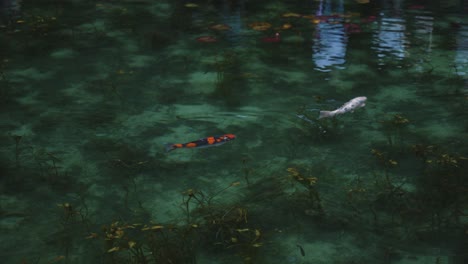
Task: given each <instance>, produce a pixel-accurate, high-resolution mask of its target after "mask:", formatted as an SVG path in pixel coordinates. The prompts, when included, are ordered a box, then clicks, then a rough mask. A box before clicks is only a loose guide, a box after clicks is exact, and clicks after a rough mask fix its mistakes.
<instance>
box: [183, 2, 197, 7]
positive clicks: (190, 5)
mask: <svg viewBox="0 0 468 264" xmlns="http://www.w3.org/2000/svg"><path fill="white" fill-rule="evenodd" d="M185 7H188V8H195V7H198V5H197V4H195V3H186V4H185Z"/></svg>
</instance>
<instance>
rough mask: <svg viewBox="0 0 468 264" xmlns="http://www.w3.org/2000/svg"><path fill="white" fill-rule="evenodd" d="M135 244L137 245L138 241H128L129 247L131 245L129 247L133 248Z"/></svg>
mask: <svg viewBox="0 0 468 264" xmlns="http://www.w3.org/2000/svg"><path fill="white" fill-rule="evenodd" d="M134 246H136V242H135V241H128V247H129V248H133V247H134Z"/></svg>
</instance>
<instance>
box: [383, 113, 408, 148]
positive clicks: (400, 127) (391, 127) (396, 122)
mask: <svg viewBox="0 0 468 264" xmlns="http://www.w3.org/2000/svg"><path fill="white" fill-rule="evenodd" d="M380 123H381V124H382V127H383V129H384V133H385V134H386V136H387V142H388V144H389V145H390V146H393V144H394V143H395V141H396V140H398V141H399V142H400V143H402V142H403V135H402V133H403V132H405V131H404V129H405V128H406V127H407V126H408V124H409V123H410V121H409V119H408V118H406V117H404V116H403V115H401V114H394V115H392V116H391V117H390V118H389V119H386V120H383V121H380Z"/></svg>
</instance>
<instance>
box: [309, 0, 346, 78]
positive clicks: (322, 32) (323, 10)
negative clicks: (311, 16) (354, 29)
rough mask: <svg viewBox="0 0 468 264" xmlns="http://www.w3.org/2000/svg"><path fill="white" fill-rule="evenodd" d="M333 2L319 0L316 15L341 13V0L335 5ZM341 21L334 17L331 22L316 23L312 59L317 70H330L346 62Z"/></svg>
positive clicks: (342, 8) (344, 38) (343, 30)
mask: <svg viewBox="0 0 468 264" xmlns="http://www.w3.org/2000/svg"><path fill="white" fill-rule="evenodd" d="M333 2H334V1H331V0H325V1H323V0H321V1H320V5H319V9H318V10H317V16H328V15H331V14H333V13H338V14H343V12H344V7H343V0H340V1H339V2H338V3H337V4H336V5H332V4H333ZM334 7H335V8H334ZM342 22H343V21H342V19H341V18H334V21H333V23H329V22H327V21H324V22H320V23H319V24H317V27H316V33H315V38H314V44H313V46H312V50H313V54H312V60H313V61H314V63H315V65H316V66H317V70H319V71H330V70H331V69H330V68H331V67H332V66H338V65H342V64H344V63H345V62H346V60H345V56H346V46H347V43H348V37H347V35H346V34H345V29H344V26H343V23H342Z"/></svg>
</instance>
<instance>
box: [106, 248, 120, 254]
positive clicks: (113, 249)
mask: <svg viewBox="0 0 468 264" xmlns="http://www.w3.org/2000/svg"><path fill="white" fill-rule="evenodd" d="M118 250H119V247H113V248H111V249H109V250H107V253H111V252H115V251H118Z"/></svg>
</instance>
